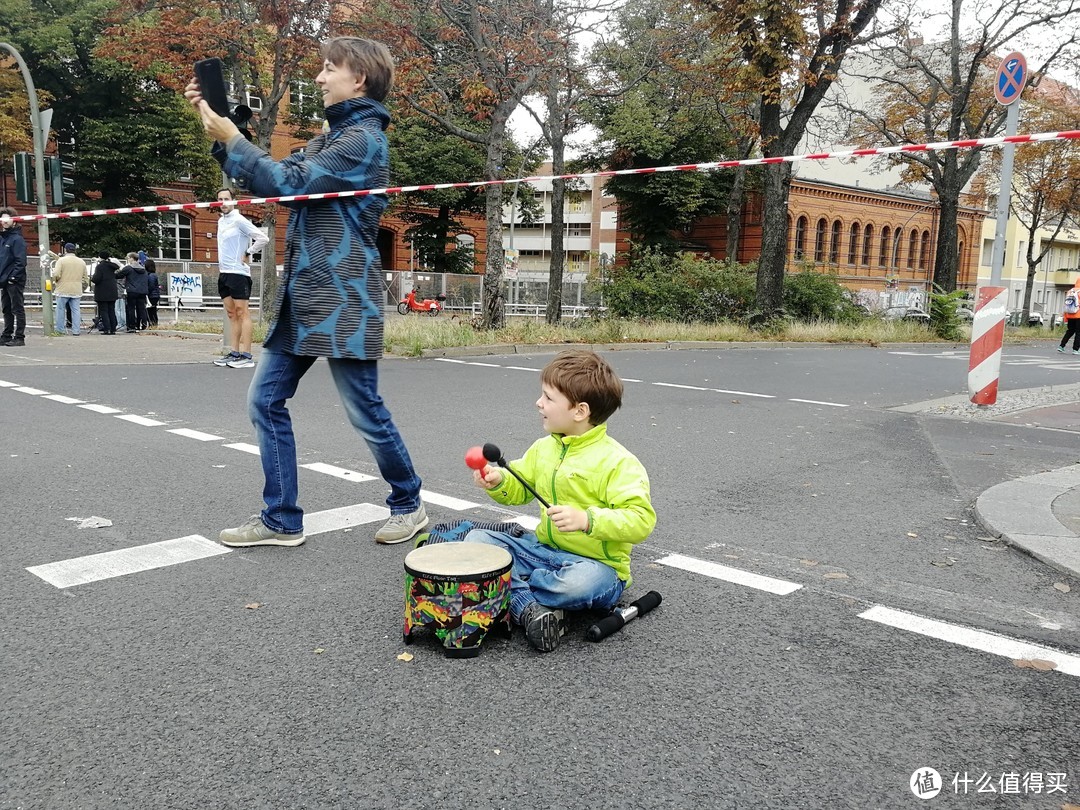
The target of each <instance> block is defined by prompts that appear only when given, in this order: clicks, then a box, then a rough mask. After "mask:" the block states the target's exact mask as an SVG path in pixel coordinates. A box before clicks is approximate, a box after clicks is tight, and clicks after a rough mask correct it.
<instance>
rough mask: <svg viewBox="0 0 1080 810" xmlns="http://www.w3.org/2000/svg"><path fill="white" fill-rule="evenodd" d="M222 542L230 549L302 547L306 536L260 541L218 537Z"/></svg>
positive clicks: (269, 538) (270, 538)
mask: <svg viewBox="0 0 1080 810" xmlns="http://www.w3.org/2000/svg"><path fill="white" fill-rule="evenodd" d="M218 539H219V540H220V541H221V545H223V546H229V548H250V547H252V546H302V545H304V539H305V538H304V535H300V536H299V537H285V538H282V537H267V538H264V539H260V540H226V539H225V538H224V537H218Z"/></svg>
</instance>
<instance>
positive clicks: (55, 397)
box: [42, 394, 86, 405]
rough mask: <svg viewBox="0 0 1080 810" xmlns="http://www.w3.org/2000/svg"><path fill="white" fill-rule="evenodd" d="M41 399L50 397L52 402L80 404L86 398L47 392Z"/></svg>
mask: <svg viewBox="0 0 1080 810" xmlns="http://www.w3.org/2000/svg"><path fill="white" fill-rule="evenodd" d="M42 399H51V400H52V401H53V402H60V403H62V404H64V405H81V404H82V403H83V402H85V401H86V400H84V399H75V397H65V396H64V395H63V394H49V395H48V396H44V397H42Z"/></svg>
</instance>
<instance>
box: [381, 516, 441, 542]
mask: <svg viewBox="0 0 1080 810" xmlns="http://www.w3.org/2000/svg"><path fill="white" fill-rule="evenodd" d="M430 522H431V518H424V522H423V523H420V524H419V525H417V526H416V527H415V529H414V530H413V533H412V534H410V535H409V536H407V537H394V538H392V539H389V540H388V539H385V538H382V537H379V535H377V534H376V535H375V542H376V543H378V544H379V545H380V546H396V545H397V544H398V543H406V542H408V541H409V540H412V539H413V538H414V537H416V535H418V534H420V531H421V529H423V528H424V527H426V526H427V525H428V523H430Z"/></svg>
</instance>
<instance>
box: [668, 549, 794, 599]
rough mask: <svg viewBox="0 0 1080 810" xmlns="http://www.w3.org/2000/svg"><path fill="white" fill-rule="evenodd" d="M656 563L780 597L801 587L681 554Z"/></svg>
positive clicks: (669, 556) (671, 555)
mask: <svg viewBox="0 0 1080 810" xmlns="http://www.w3.org/2000/svg"><path fill="white" fill-rule="evenodd" d="M656 562H658V563H659V564H660V565H666V566H668V567H670V568H681V569H682V570H684V571H690V572H692V573H695V574H704V575H705V576H707V577H713V578H714V579H722V580H724V581H725V582H732V583H734V584H736V585H745V586H746V587H748V588H757V589H758V590H759V591H768V592H769V593H775V594H778V595H780V596H785V595H787V594H789V593H794V592H795V591H797V590H799V588H801V587H802V585H799V584H798V583H796V582H788V581H786V580H783V579H773V578H772V577H763V576H761V575H760V574H751V573H750V572H749V571H742V570H740V569H738V568H730V567H728V566H726V565H719V564H718V563H712V562H708V561H706V560H697V559H694V558H693V557H684V556H683V555H682V554H669V555H667V556H666V557H661V558H660V559H659V560H657V561H656Z"/></svg>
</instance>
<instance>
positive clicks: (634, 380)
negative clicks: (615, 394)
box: [619, 377, 641, 382]
mask: <svg viewBox="0 0 1080 810" xmlns="http://www.w3.org/2000/svg"><path fill="white" fill-rule="evenodd" d="M619 379H620V380H622V381H623V382H641V380H637V379H634V378H633V377H620V378H619Z"/></svg>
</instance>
